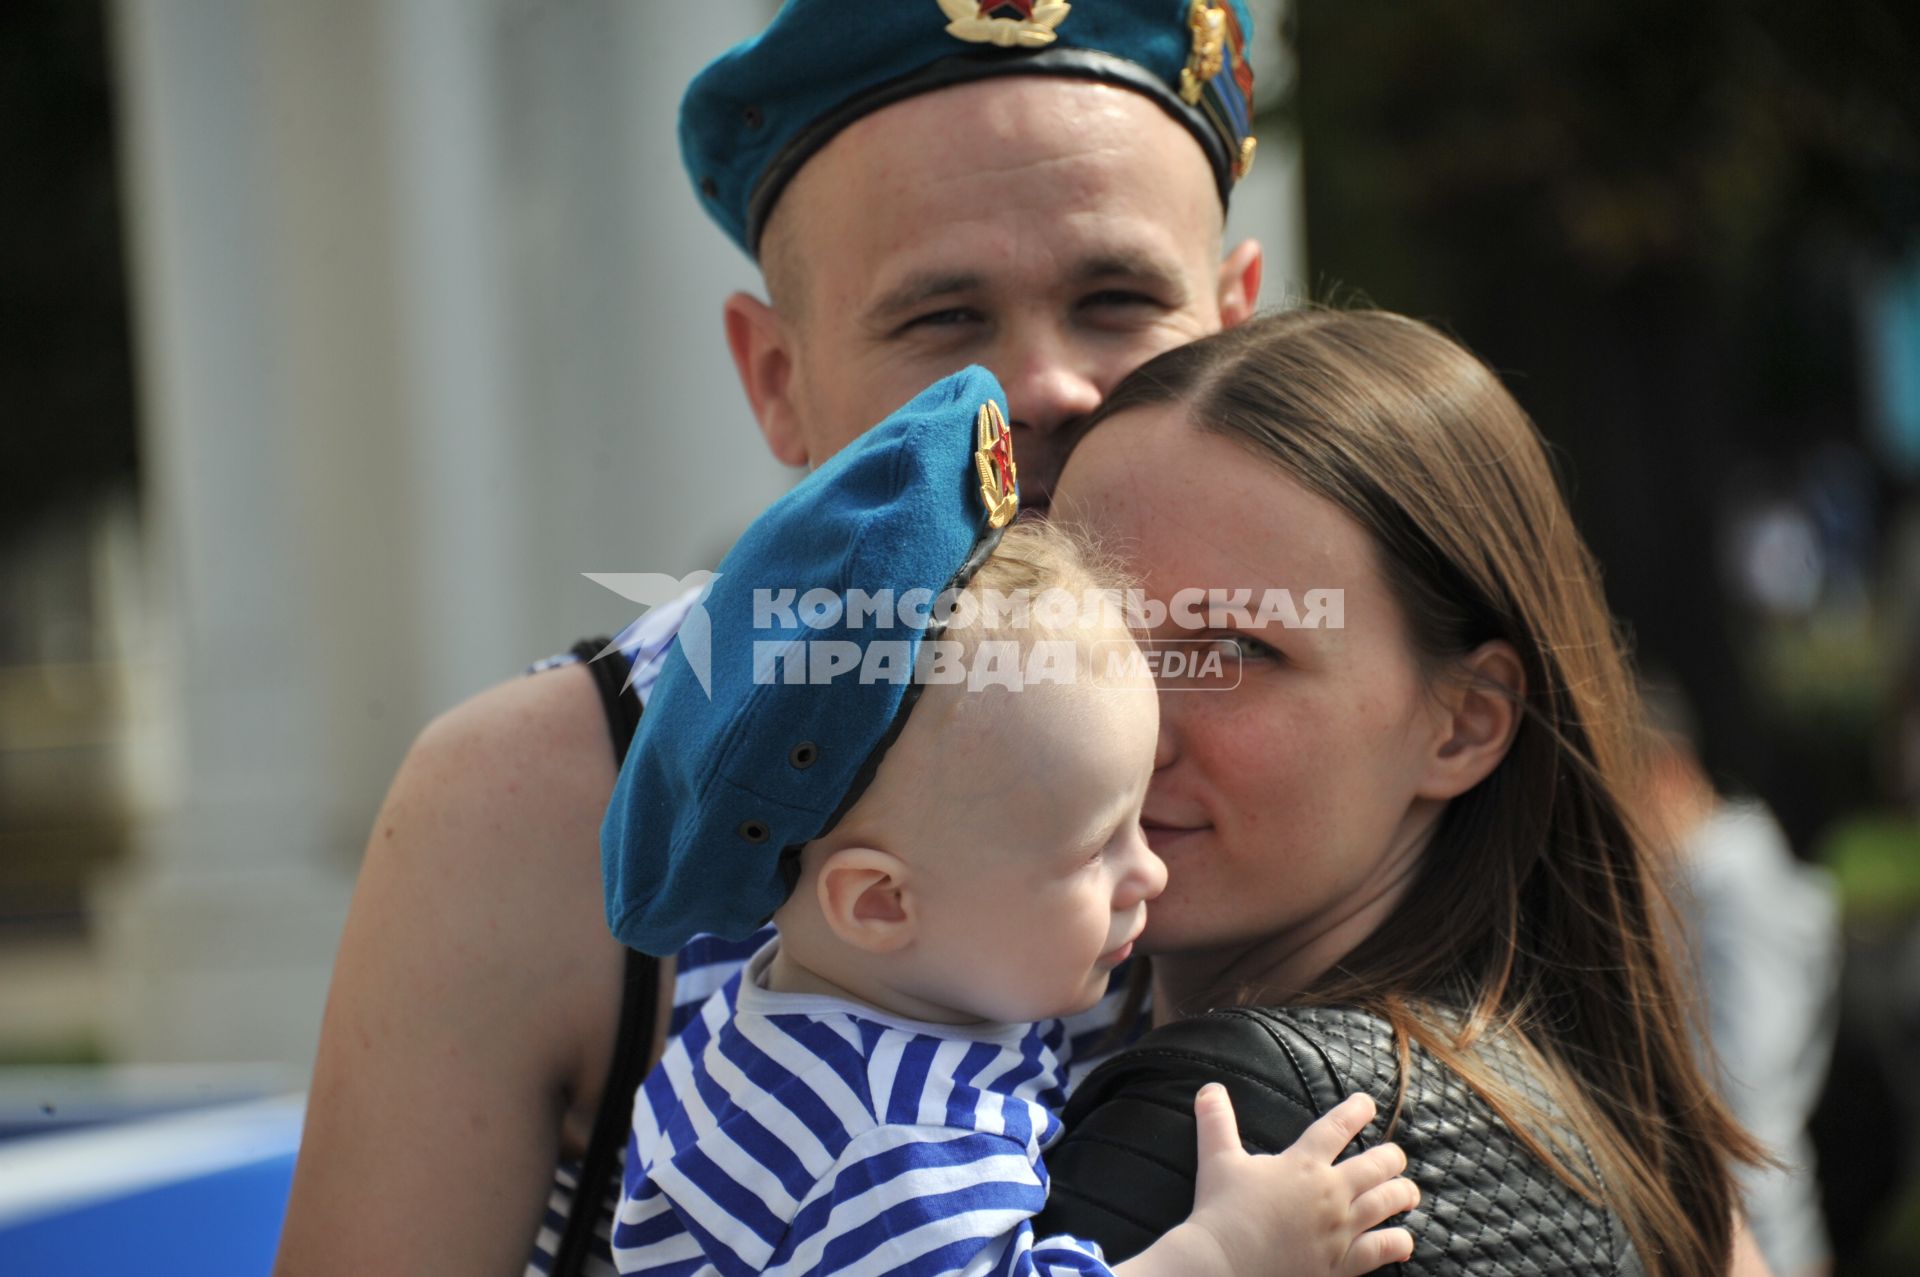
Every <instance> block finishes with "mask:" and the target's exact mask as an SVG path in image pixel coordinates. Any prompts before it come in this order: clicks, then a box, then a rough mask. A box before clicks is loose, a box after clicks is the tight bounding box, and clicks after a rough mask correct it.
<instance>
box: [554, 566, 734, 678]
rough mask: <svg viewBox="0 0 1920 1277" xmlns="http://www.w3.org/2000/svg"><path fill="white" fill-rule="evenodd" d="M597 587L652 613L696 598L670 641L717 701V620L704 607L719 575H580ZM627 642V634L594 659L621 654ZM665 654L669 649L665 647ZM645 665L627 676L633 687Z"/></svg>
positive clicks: (637, 663)
mask: <svg viewBox="0 0 1920 1277" xmlns="http://www.w3.org/2000/svg"><path fill="white" fill-rule="evenodd" d="M580 575H581V576H584V577H586V578H587V580H589V581H592V582H593V583H594V584H596V585H602V586H605V587H606V588H607V589H609V590H612V591H613V592H614V593H615V594H618V595H619V596H620V597H621V598H623V599H626V600H627V601H628V602H630V603H638V604H639V605H640V606H642V607H644V608H648V609H652V608H655V607H659V606H661V605H662V604H667V603H674V602H677V601H679V600H681V599H683V598H685V597H686V596H687V595H689V594H694V595H696V597H695V598H694V599H693V601H692V602H691V603H689V604H688V605H687V614H686V616H685V617H684V618H682V620H681V622H680V626H679V628H678V629H677V630H676V631H675V632H674V634H673V635H672V638H671V639H670V640H669V641H677V642H678V643H679V644H680V651H681V652H682V654H684V655H685V656H686V658H687V666H688V668H690V669H692V671H693V676H694V677H695V678H696V679H698V680H699V681H700V690H701V691H703V692H705V693H706V694H707V698H708V699H709V700H711V699H712V698H713V618H712V617H711V616H709V615H707V609H706V608H705V607H704V606H703V604H704V602H705V600H706V597H707V589H708V587H709V586H710V585H711V584H712V583H713V582H714V581H715V580H717V579H718V578H719V576H720V574H719V573H718V572H712V571H709V570H707V569H706V568H701V569H699V570H698V571H695V572H689V573H687V575H685V576H669V575H667V574H666V573H665V572H582V573H581V574H580ZM625 639H626V634H625V633H624V632H623V633H622V634H621V635H620V636H619V637H617V638H615V639H614V640H613V642H611V643H609V644H607V645H606V647H604V648H602V649H601V650H600V652H599V653H598V654H597V655H596V656H595V657H594V658H593V659H594V660H596V661H597V660H599V659H600V658H601V657H603V656H607V655H610V654H611V653H614V652H617V651H619V650H620V648H621V645H622V643H623V642H624V641H625ZM662 650H665V645H664V644H663V645H662ZM641 664H642V662H640V661H635V662H634V666H633V669H632V670H630V671H629V672H628V674H627V682H628V684H629V685H631V684H632V682H633V680H634V675H635V674H637V673H638V672H639V670H640V666H641Z"/></svg>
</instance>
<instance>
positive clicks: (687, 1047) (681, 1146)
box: [613, 942, 1110, 1277]
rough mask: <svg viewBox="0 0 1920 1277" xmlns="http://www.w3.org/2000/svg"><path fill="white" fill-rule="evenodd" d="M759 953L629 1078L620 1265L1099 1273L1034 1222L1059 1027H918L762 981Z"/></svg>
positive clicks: (1085, 1254)
mask: <svg viewBox="0 0 1920 1277" xmlns="http://www.w3.org/2000/svg"><path fill="white" fill-rule="evenodd" d="M775 948H776V943H774V942H769V943H768V944H766V945H765V946H764V947H762V948H761V949H760V950H759V951H758V952H757V953H756V954H755V955H754V956H753V958H752V960H751V961H750V962H749V963H748V964H747V966H746V968H745V970H744V971H736V973H735V974H734V975H733V976H732V977H731V978H730V979H728V980H727V981H726V982H725V983H724V984H723V985H722V986H721V988H720V989H719V991H718V992H717V993H715V994H714V995H713V996H712V997H710V998H708V999H707V1001H706V1002H705V1003H704V1004H702V1005H701V1006H700V1008H699V1009H698V1011H697V1014H695V1015H694V1016H693V1017H692V1018H691V1019H690V1020H689V1021H688V1022H687V1023H686V1024H685V1026H684V1028H683V1029H682V1031H681V1032H680V1033H679V1034H678V1035H677V1036H676V1038H675V1039H674V1041H673V1043H672V1045H670V1046H669V1047H668V1049H667V1054H666V1056H665V1057H664V1058H663V1059H662V1061H661V1063H660V1066H659V1067H658V1068H656V1069H655V1070H654V1071H653V1073H652V1074H651V1075H650V1076H649V1077H648V1078H647V1080H646V1082H645V1083H644V1084H643V1085H642V1086H641V1088H640V1093H639V1095H638V1097H637V1099H636V1102H635V1104H634V1116H633V1130H632V1134H631V1137H630V1139H629V1140H628V1144H627V1155H626V1166H625V1172H624V1175H623V1186H622V1192H621V1200H620V1206H619V1211H618V1213H617V1215H616V1218H615V1223H614V1230H613V1255H614V1261H615V1263H616V1264H617V1265H618V1267H619V1269H620V1271H621V1272H623V1273H645V1274H654V1275H656V1277H707V1275H709V1274H712V1275H713V1277H740V1275H744V1274H749V1273H754V1274H757V1273H767V1274H773V1275H776V1277H799V1275H800V1274H817V1273H846V1274H876V1275H877V1274H883V1273H894V1274H913V1275H914V1277H920V1275H922V1274H939V1273H964V1274H969V1275H975V1274H977V1275H979V1277H989V1275H993V1277H1028V1275H1031V1277H1055V1275H1064V1274H1105V1273H1107V1272H1108V1269H1107V1266H1106V1265H1105V1263H1103V1262H1102V1260H1101V1258H1100V1251H1099V1247H1098V1246H1096V1245H1094V1244H1093V1243H1091V1242H1082V1241H1078V1240H1075V1239H1072V1238H1046V1239H1036V1238H1035V1237H1034V1235H1033V1228H1032V1224H1031V1220H1032V1217H1033V1216H1034V1215H1035V1214H1037V1213H1038V1212H1039V1210H1040V1208H1041V1206H1042V1205H1043V1204H1044V1203H1045V1201H1046V1195H1047V1173H1046V1168H1045V1166H1044V1165H1043V1164H1042V1162H1041V1157H1040V1155H1041V1152H1042V1150H1044V1149H1045V1148H1046V1147H1047V1146H1048V1145H1049V1144H1051V1143H1052V1142H1053V1141H1054V1139H1055V1138H1057V1137H1058V1135H1059V1131H1060V1123H1059V1119H1058V1118H1057V1117H1056V1116H1055V1114H1056V1113H1057V1111H1058V1110H1059V1108H1060V1106H1061V1105H1062V1103H1063V1102H1064V1100H1065V1094H1064V1091H1065V1082H1066V1071H1065V1068H1066V1057H1067V1056H1068V1054H1069V1052H1070V1050H1071V1046H1072V1044H1073V1042H1074V1040H1075V1037H1076V1036H1077V1035H1075V1034H1073V1033H1072V1032H1071V1031H1070V1028H1069V1025H1068V1024H1066V1023H1063V1022H1062V1021H1059V1020H1049V1021H1044V1022H1042V1023H1040V1024H1037V1025H966V1026H958V1025H937V1024H924V1023H920V1022H918V1021H913V1020H905V1019H899V1018H895V1017H891V1016H888V1015H887V1014H885V1013H884V1012H881V1011H878V1010H875V1009H873V1008H869V1007H863V1006H860V1005H857V1004H855V1003H851V1002H847V1001H843V1000H841V999H838V998H833V997H827V996H822V995H818V994H795V993H781V992H775V991H773V990H770V989H767V988H765V987H764V974H765V971H766V968H767V965H768V963H770V962H771V961H772V958H773V954H774V952H775ZM714 965H716V966H718V965H723V964H719V963H716V964H714ZM1108 1014H1110V1012H1109V1013H1108ZM1074 1027H1080V1026H1077V1025H1076V1026H1074Z"/></svg>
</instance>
